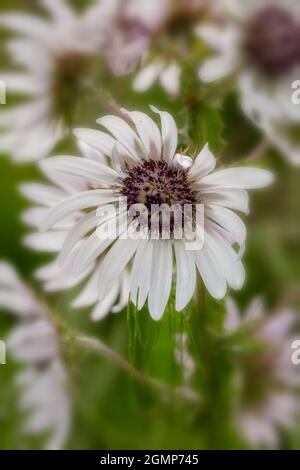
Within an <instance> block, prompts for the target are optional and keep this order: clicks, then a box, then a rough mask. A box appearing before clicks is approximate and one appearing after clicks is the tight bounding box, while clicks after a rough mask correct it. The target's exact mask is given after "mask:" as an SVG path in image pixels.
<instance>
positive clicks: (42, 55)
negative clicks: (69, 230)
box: [0, 0, 98, 162]
mask: <svg viewBox="0 0 300 470" xmlns="http://www.w3.org/2000/svg"><path fill="white" fill-rule="evenodd" d="M41 5H42V6H43V7H44V8H45V9H46V10H47V11H48V13H49V16H50V17H49V19H46V18H42V17H37V16H34V15H31V14H25V13H24V14H23V13H7V14H3V15H1V16H0V26H2V27H5V28H7V29H9V30H11V31H13V32H15V33H16V34H17V35H18V36H19V37H18V38H13V39H10V40H9V41H8V51H9V54H10V56H11V59H12V61H13V62H14V63H15V64H16V65H17V66H20V67H21V68H22V69H17V70H16V71H9V72H4V71H2V72H1V75H0V78H1V80H2V81H3V82H4V83H5V85H6V88H7V90H8V91H9V92H13V93H15V94H18V95H20V96H21V97H23V96H24V97H27V98H28V100H26V101H25V102H24V103H21V104H18V105H15V106H12V107H10V108H9V109H8V110H3V111H2V110H1V113H0V129H1V134H0V136H1V139H0V141H1V144H0V145H1V150H2V151H7V152H10V153H11V154H12V156H13V158H14V159H15V160H16V161H21V162H22V161H33V160H37V159H40V158H43V157H46V156H48V154H49V152H50V151H51V150H52V149H53V148H54V146H55V145H56V144H57V143H58V142H59V141H60V140H61V139H62V138H63V137H64V135H65V133H66V130H67V129H68V128H69V126H70V124H71V122H72V116H73V115H74V110H75V109H76V104H77V102H76V98H77V96H78V91H79V89H80V86H81V81H82V80H83V78H84V77H85V74H86V73H87V71H88V70H89V64H90V60H91V57H92V55H93V54H95V53H96V52H97V51H98V49H97V46H98V45H97V43H96V41H95V39H94V37H93V35H92V33H91V32H89V28H88V21H87V19H88V16H89V11H87V13H86V14H85V15H82V16H79V15H77V14H75V12H73V11H72V10H71V8H70V7H69V6H68V5H67V3H66V2H65V1H64V0H41Z"/></svg>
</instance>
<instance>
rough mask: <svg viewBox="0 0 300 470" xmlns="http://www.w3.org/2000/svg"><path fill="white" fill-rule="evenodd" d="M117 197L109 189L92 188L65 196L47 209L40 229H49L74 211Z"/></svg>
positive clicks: (113, 199)
mask: <svg viewBox="0 0 300 470" xmlns="http://www.w3.org/2000/svg"><path fill="white" fill-rule="evenodd" d="M117 199H118V197H117V196H115V194H114V193H113V191H111V190H109V189H93V190H91V191H85V192H82V193H79V194H74V195H73V196H70V197H68V198H65V199H64V200H63V201H61V202H59V203H58V204H56V205H55V206H54V207H52V208H51V209H50V210H49V213H48V216H47V219H46V220H45V221H44V223H43V224H42V227H41V230H42V231H46V230H49V228H50V227H52V226H53V225H55V224H56V223H57V222H59V221H60V220H62V219H64V218H65V217H67V216H68V215H69V214H71V213H73V212H75V211H79V210H82V209H88V208H92V207H96V206H101V205H103V204H107V203H110V202H114V201H117Z"/></svg>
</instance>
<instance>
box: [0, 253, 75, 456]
mask: <svg viewBox="0 0 300 470" xmlns="http://www.w3.org/2000/svg"><path fill="white" fill-rule="evenodd" d="M0 306H1V308H2V309H5V310H7V311H9V312H12V313H13V314H14V315H16V317H17V318H18V320H19V321H18V323H17V325H16V326H15V327H14V329H13V331H12V332H11V333H10V335H9V337H8V340H7V344H8V349H9V353H10V354H11V355H12V357H13V358H14V359H15V360H16V361H18V362H20V363H22V364H23V365H24V369H23V370H22V371H21V372H20V373H19V374H18V377H17V384H18V386H19V387H20V389H21V393H22V395H21V399H20V405H21V408H22V410H23V411H26V412H27V413H29V416H28V418H27V421H26V422H25V426H24V430H25V432H27V433H29V434H37V433H39V434H41V433H44V432H48V433H49V438H48V441H47V443H46V444H45V448H47V449H60V448H62V446H63V444H64V442H65V440H66V438H67V436H68V432H69V426H70V419H71V416H70V415H71V405H70V400H69V396H68V390H67V388H68V383H67V382H68V380H67V375H66V371H65V367H64V363H63V360H62V357H61V352H60V345H59V339H58V335H57V332H56V329H55V327H54V325H53V324H52V321H51V320H50V318H49V314H48V312H47V309H46V307H45V306H43V305H42V304H41V303H40V301H39V300H38V299H37V298H36V296H35V295H34V293H33V292H32V291H31V290H30V288H29V287H28V286H27V285H26V284H25V283H24V282H23V281H22V280H21V279H20V278H19V276H18V274H17V273H16V271H15V270H14V268H13V267H12V266H11V265H10V264H8V263H6V262H4V261H2V262H1V263H0Z"/></svg>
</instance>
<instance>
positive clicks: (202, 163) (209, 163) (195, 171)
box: [189, 144, 216, 180]
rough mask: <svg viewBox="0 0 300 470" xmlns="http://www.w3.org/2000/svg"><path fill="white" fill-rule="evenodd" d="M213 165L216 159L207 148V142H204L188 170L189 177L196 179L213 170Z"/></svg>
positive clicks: (214, 165)
mask: <svg viewBox="0 0 300 470" xmlns="http://www.w3.org/2000/svg"><path fill="white" fill-rule="evenodd" d="M215 167H216V159H215V157H214V155H213V153H212V152H211V151H210V150H209V147H208V144H206V145H205V147H204V148H203V149H202V150H201V152H200V153H199V155H198V156H197V158H196V160H195V162H194V164H193V166H192V167H191V169H190V171H189V175H190V176H191V178H193V179H195V180H198V179H200V178H202V177H203V176H206V175H208V174H209V173H211V172H212V171H214V169H215Z"/></svg>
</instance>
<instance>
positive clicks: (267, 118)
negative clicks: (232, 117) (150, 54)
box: [198, 0, 300, 164]
mask: <svg viewBox="0 0 300 470" xmlns="http://www.w3.org/2000/svg"><path fill="white" fill-rule="evenodd" d="M216 6H218V10H217V9H216V10H217V11H218V13H217V17H218V18H217V19H218V20H219V21H218V24H216V25H203V26H200V27H199V28H198V33H199V35H200V37H201V38H202V39H204V41H205V42H206V43H207V44H208V45H209V46H210V47H211V48H212V49H214V50H215V51H216V54H217V55H216V56H215V57H213V58H211V59H208V60H207V61H205V62H204V64H203V65H202V66H201V67H200V72H199V73H200V78H201V79H202V80H203V81H206V82H211V81H214V80H219V79H222V78H225V77H228V76H236V78H237V82H238V88H239V91H240V95H241V106H242V109H243V111H244V112H245V114H246V115H247V116H248V117H249V118H250V119H251V120H252V122H253V123H254V124H255V125H256V126H259V128H260V129H261V130H262V131H263V132H264V133H265V134H266V136H267V137H268V139H269V140H270V141H271V142H272V143H273V144H274V145H275V146H277V147H278V148H279V150H280V151H281V152H282V153H283V154H284V155H285V156H286V157H287V158H288V159H289V160H290V161H292V162H293V163H296V164H297V163H298V164H299V162H300V159H299V146H298V144H297V142H295V140H294V138H293V129H294V126H295V125H298V124H299V122H300V114H299V107H298V106H295V105H294V104H293V102H292V83H293V82H294V81H295V80H296V79H297V78H298V76H299V70H300V46H299V43H300V8H299V4H298V2H297V1H294V0H291V1H288V2H284V3H283V2H282V1H279V0H262V1H254V2H247V1H244V0H242V1H236V0H229V1H228V0H219V1H218V2H217V4H216Z"/></svg>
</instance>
